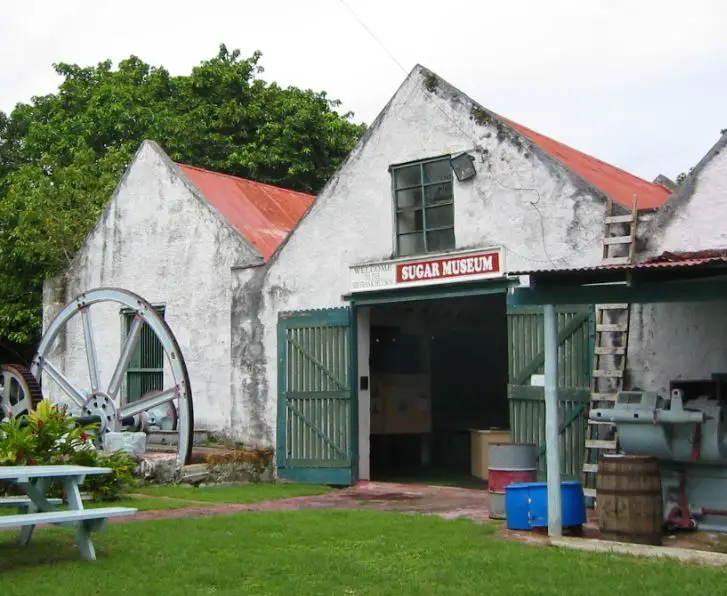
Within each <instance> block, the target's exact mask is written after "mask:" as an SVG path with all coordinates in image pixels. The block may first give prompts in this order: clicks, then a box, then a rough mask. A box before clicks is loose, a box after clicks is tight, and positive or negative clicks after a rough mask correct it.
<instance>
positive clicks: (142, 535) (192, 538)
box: [0, 510, 727, 596]
mask: <svg viewBox="0 0 727 596" xmlns="http://www.w3.org/2000/svg"><path fill="white" fill-rule="evenodd" d="M492 532H493V527H492V526H486V525H476V524H474V523H472V522H469V521H466V520H457V521H448V520H443V519H440V518H437V517H432V516H417V515H406V514H397V513H385V512H370V511H335V510H329V511H321V510H317V511H313V510H307V511H286V512H259V513H244V514H237V515H231V516H222V517H210V518H197V519H194V518H185V519H179V520H158V521H148V522H137V523H128V524H119V525H111V526H109V527H108V529H107V530H106V531H105V532H103V533H101V534H96V535H95V544H96V550H97V553H98V556H99V559H98V560H97V561H95V562H93V563H87V562H84V561H82V560H81V559H80V557H79V555H78V551H77V550H75V549H74V548H72V547H73V543H74V539H73V533H72V532H71V531H70V530H66V529H59V528H53V529H48V528H41V529H39V530H36V535H35V537H34V539H33V542H32V543H31V544H30V546H29V547H27V548H24V549H21V548H19V547H18V546H17V545H16V543H15V541H14V538H15V535H14V534H13V533H9V534H8V533H5V532H0V562H2V566H1V567H0V586H1V587H0V593H1V594H2V595H3V596H16V595H17V596H29V595H32V596H35V595H36V594H44V595H45V596H47V595H54V594H58V595H63V596H65V595H67V594H76V593H81V594H109V595H117V594H118V595H126V594H128V595H130V596H132V595H133V596H136V595H145V594H150V595H154V596H157V595H159V594H164V595H165V596H167V595H169V596H175V595H180V596H181V595H190V596H191V595H197V594H230V595H233V594H234V595H237V594H245V595H255V594H285V595H293V594H295V595H298V594H372V595H383V594H436V595H440V594H443V595H446V594H453V595H454V594H457V595H469V594H473V595H474V594H488V595H489V594H494V595H499V594H502V595H510V594H518V595H521V594H553V595H561V594H589V595H594V596H596V595H600V594H603V595H608V596H614V595H616V594H639V596H642V595H644V594H659V595H668V594H679V595H680V596H681V595H684V594H723V593H725V589H724V586H725V585H726V583H727V570H722V569H714V568H709V567H699V566H696V565H693V566H687V565H683V564H678V563H673V562H664V561H654V560H647V559H637V558H627V557H623V556H617V555H599V554H594V553H583V552H576V551H566V550H557V549H549V548H542V547H532V546H526V545H523V544H519V543H515V542H507V541H503V540H501V539H498V538H496V537H494V536H493V535H492Z"/></svg>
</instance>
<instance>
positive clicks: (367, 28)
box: [339, 0, 565, 265]
mask: <svg viewBox="0 0 727 596" xmlns="http://www.w3.org/2000/svg"><path fill="white" fill-rule="evenodd" d="M339 2H340V3H341V4H342V5H343V6H344V8H345V9H346V10H347V11H348V12H349V13H350V14H351V16H353V18H354V19H356V21H357V22H358V24H359V25H361V27H363V29H364V30H365V31H366V32H367V33H368V34H369V36H370V37H371V39H373V40H374V41H375V42H376V44H377V45H378V46H379V47H380V48H381V49H382V50H383V51H384V52H385V53H386V54H387V55H388V56H389V58H391V60H392V61H393V62H394V64H396V65H397V66H398V67H399V68H400V69H401V70H402V72H403V73H404V74H405V75H408V74H409V71H408V70H407V69H406V68H404V66H403V65H402V63H401V62H399V60H397V58H396V56H394V54H393V52H391V51H390V50H389V48H387V47H386V46H385V45H384V43H383V42H382V41H381V40H380V39H379V38H378V37H377V36H376V35H375V34H374V32H373V31H372V30H371V29H370V28H369V26H368V25H366V23H365V22H364V21H363V20H362V19H361V18H360V17H359V16H358V15H357V14H356V13H355V12H354V10H353V9H352V8H351V7H350V6H349V5H348V3H347V2H346V1H345V0H339ZM433 105H434V107H436V108H437V109H438V110H439V111H440V112H441V113H442V114H443V115H444V117H445V118H446V119H447V120H449V121H450V122H451V123H452V124H454V126H455V128H457V129H458V130H459V131H460V132H461V133H462V134H463V135H464V136H466V137H467V138H469V139H470V140H471V141H472V143H473V144H474V146H475V147H477V145H478V140H477V138H476V137H475V136H473V135H472V133H471V132H467V131H466V130H464V129H463V128H462V127H461V126H460V124H459V122H457V121H456V120H455V119H454V118H452V116H450V115H449V114H447V112H445V111H444V110H443V109H442V108H441V107H440V106H439V105H438V104H437V103H436V102H434V103H433ZM489 174H490V177H491V178H492V180H494V181H495V182H496V183H497V184H499V185H500V186H502V187H503V188H509V189H511V190H519V191H525V192H527V191H530V192H534V193H536V194H537V195H538V200H537V201H535V202H533V201H528V204H529V205H530V206H531V207H532V208H533V209H534V210H535V212H536V213H537V214H538V217H539V218H540V222H539V223H540V230H541V241H542V245H543V253H545V256H546V257H547V259H546V260H540V259H533V258H531V257H526V256H525V255H520V254H518V253H517V252H515V251H513V250H512V249H510V248H508V247H505V248H507V250H509V251H510V252H511V253H513V254H514V255H515V256H517V257H520V258H521V259H523V260H527V261H530V262H532V263H550V264H551V265H557V263H556V260H558V261H562V260H564V258H565V257H559V258H557V259H553V258H552V257H551V256H550V254H548V249H547V248H546V246H545V225H544V221H543V214H542V213H541V211H540V209H538V206H537V204H538V203H539V202H540V199H541V197H540V192H539V191H538V189H536V188H517V189H516V188H513V187H509V186H507V185H506V184H503V183H502V182H500V181H499V180H498V179H497V178H496V177H495V175H494V174H493V173H492V171H490V172H489ZM503 246H504V245H503Z"/></svg>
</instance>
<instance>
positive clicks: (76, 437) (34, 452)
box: [0, 400, 137, 501]
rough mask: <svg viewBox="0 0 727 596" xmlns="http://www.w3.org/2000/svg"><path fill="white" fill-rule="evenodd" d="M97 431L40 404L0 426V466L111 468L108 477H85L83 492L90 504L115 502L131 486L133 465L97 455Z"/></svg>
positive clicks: (119, 456)
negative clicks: (89, 498)
mask: <svg viewBox="0 0 727 596" xmlns="http://www.w3.org/2000/svg"><path fill="white" fill-rule="evenodd" d="M97 430H98V425H96V424H90V425H85V426H77V425H76V422H75V421H74V420H73V419H72V418H71V417H70V416H68V415H67V414H66V413H65V412H64V411H63V410H61V409H59V408H56V407H55V406H53V405H52V404H51V403H50V402H48V401H45V400H44V401H41V402H40V403H39V404H38V406H37V408H36V409H35V410H33V411H31V412H30V414H27V415H23V416H18V417H11V418H9V419H8V420H6V421H4V422H0V466H20V465H42V464H51V465H52V464H56V465H58V464H65V465H81V466H101V467H107V468H111V469H112V473H111V474H104V475H92V476H87V477H86V482H85V483H84V484H83V490H84V491H86V492H88V493H90V494H91V497H92V498H93V499H94V500H105V501H109V500H115V499H118V498H119V497H120V495H121V494H123V493H124V492H125V491H126V490H128V488H129V487H130V486H131V485H133V483H134V471H135V469H136V466H137V463H136V460H135V459H134V458H133V457H131V456H130V455H128V454H126V453H124V452H121V451H118V452H114V453H107V452H103V451H97V450H96V448H95V445H94V438H95V436H96V431H97ZM5 490H7V487H6V488H5ZM2 492H3V487H2V486H0V493H2ZM59 492H60V486H53V487H52V488H51V494H58V493H59Z"/></svg>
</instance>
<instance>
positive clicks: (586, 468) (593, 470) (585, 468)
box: [583, 464, 598, 474]
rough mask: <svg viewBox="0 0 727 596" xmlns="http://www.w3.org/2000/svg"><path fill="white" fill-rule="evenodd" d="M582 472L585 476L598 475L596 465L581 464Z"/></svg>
mask: <svg viewBox="0 0 727 596" xmlns="http://www.w3.org/2000/svg"><path fill="white" fill-rule="evenodd" d="M583 471H584V472H585V473H586V474H596V473H598V464H583Z"/></svg>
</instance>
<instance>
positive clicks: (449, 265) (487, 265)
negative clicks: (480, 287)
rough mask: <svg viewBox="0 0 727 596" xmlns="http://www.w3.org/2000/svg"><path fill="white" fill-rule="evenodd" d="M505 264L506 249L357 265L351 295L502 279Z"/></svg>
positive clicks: (352, 272)
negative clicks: (504, 253) (352, 293)
mask: <svg viewBox="0 0 727 596" xmlns="http://www.w3.org/2000/svg"><path fill="white" fill-rule="evenodd" d="M502 260H503V258H502V249H499V248H497V249H486V250H481V251H476V252H475V251H468V252H461V253H450V254H447V255H441V256H431V257H427V258H421V257H419V258H416V259H398V260H392V261H383V262H380V263H370V264H362V265H354V266H352V267H351V268H350V274H351V291H352V292H364V291H373V290H386V289H392V288H397V287H411V286H427V285H436V284H442V283H453V282H459V281H475V280H482V279H491V278H498V277H502V276H503V263H502Z"/></svg>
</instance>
